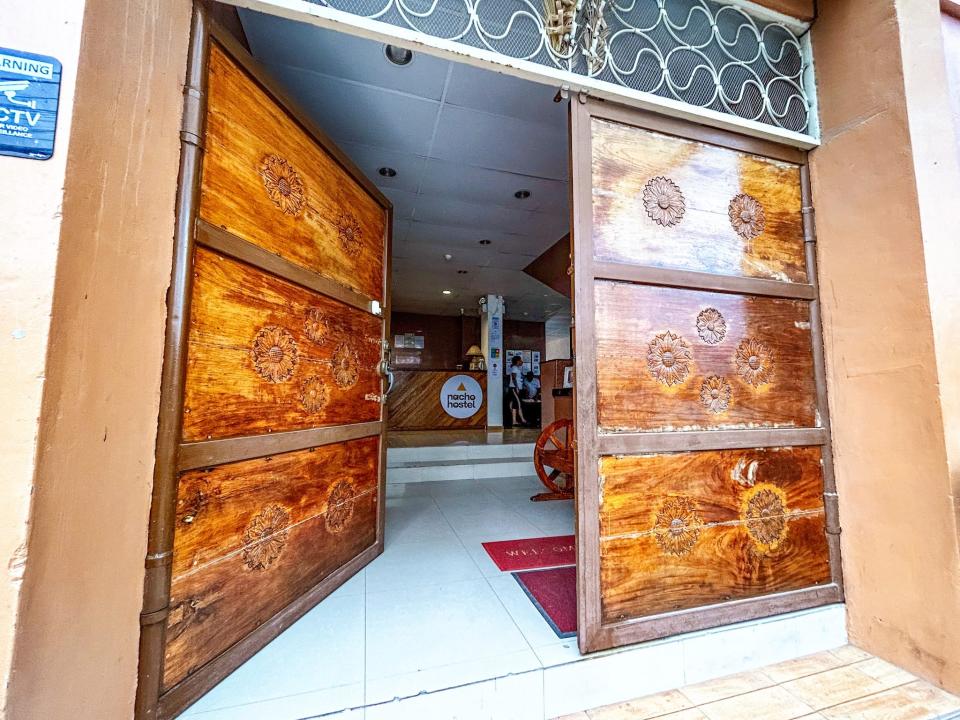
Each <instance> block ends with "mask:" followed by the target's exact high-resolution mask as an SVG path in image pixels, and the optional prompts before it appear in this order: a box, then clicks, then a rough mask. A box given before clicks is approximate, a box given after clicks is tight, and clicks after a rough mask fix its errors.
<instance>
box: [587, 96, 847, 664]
mask: <svg viewBox="0 0 960 720" xmlns="http://www.w3.org/2000/svg"><path fill="white" fill-rule="evenodd" d="M571 144H572V153H571V158H572V197H573V214H574V219H573V223H574V243H573V247H574V298H573V299H574V315H575V332H576V383H575V386H576V390H575V393H576V395H575V397H576V411H575V423H576V437H577V511H578V572H579V574H578V612H579V637H580V646H581V649H582V650H583V651H585V652H589V651H594V650H599V649H603V648H607V647H612V646H616V645H623V644H627V643H631V642H639V641H642V640H647V639H650V638H655V637H662V636H665V635H671V634H676V633H680V632H686V631H692V630H697V629H702V628H706V627H712V626H716V625H721V624H726V623H729V622H735V621H741V620H746V619H750V618H756V617H761V616H766V615H772V614H776V613H780V612H784V611H787V610H795V609H800V608H806V607H812V606H815V605H820V604H825V603H829V602H835V601H838V600H840V599H841V598H842V586H841V578H840V562H839V544H838V539H839V538H838V533H839V526H838V523H837V519H836V495H835V493H834V486H833V477H832V471H831V456H830V445H829V431H828V418H827V406H826V396H825V391H824V370H823V356H822V347H821V344H820V343H821V341H820V327H819V311H818V307H817V299H816V298H817V288H816V267H815V255H814V252H813V250H814V248H813V229H812V224H811V221H812V217H811V215H810V212H809V210H807V211H805V210H804V208H805V206H807V205H808V204H809V193H808V185H807V177H806V168H805V165H804V163H805V157H804V155H803V154H802V153H800V152H799V151H795V150H792V149H790V148H783V147H780V146H777V145H774V144H772V143H767V142H764V141H759V140H751V139H747V138H742V137H739V136H736V135H734V134H732V133H726V132H723V131H714V130H707V129H705V128H695V127H694V126H692V125H689V124H687V123H683V122H680V121H675V120H672V119H669V118H662V117H657V116H653V115H649V114H646V113H642V112H640V111H631V110H626V109H622V108H618V107H616V106H612V105H610V104H606V103H603V102H598V101H592V100H586V101H585V102H584V101H581V100H579V99H578V100H574V101H573V102H572V103H571Z"/></svg>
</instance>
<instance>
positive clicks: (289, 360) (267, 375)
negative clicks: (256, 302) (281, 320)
mask: <svg viewBox="0 0 960 720" xmlns="http://www.w3.org/2000/svg"><path fill="white" fill-rule="evenodd" d="M251 354H252V356H253V368H254V370H256V372H257V374H258V375H259V376H260V377H262V378H263V379H264V380H266V381H267V382H272V383H280V382H285V381H287V380H289V379H290V378H291V377H293V372H294V370H296V369H297V363H298V362H299V361H300V351H299V350H298V349H297V341H296V340H294V339H293V335H291V334H290V333H289V332H288V331H287V330H284V329H283V328H282V327H277V326H276V325H267V326H266V327H264V328H261V329H260V331H259V332H258V333H257V334H256V336H255V337H254V338H253V348H252V350H251Z"/></svg>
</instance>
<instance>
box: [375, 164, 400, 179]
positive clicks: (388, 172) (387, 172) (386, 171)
mask: <svg viewBox="0 0 960 720" xmlns="http://www.w3.org/2000/svg"><path fill="white" fill-rule="evenodd" d="M377 172H378V173H380V174H381V175H383V176H384V177H396V176H397V171H396V170H394V169H393V168H392V167H387V166H386V165H384V166H383V167H382V168H380V169H379V170H377Z"/></svg>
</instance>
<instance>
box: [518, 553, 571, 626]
mask: <svg viewBox="0 0 960 720" xmlns="http://www.w3.org/2000/svg"><path fill="white" fill-rule="evenodd" d="M513 576H514V577H515V578H516V579H517V582H518V583H520V587H522V588H523V591H524V592H525V593H526V594H527V597H528V598H530V601H531V602H532V603H533V604H534V605H535V606H536V608H537V610H539V611H540V614H541V615H543V619H544V620H546V621H547V622H548V623H549V624H550V627H551V628H553V631H554V632H555V633H556V634H557V637H561V638H568V637H573V636H574V635H576V634H577V568H576V567H574V566H573V565H570V566H568V567H558V568H550V569H549V570H529V571H527V572H518V573H513Z"/></svg>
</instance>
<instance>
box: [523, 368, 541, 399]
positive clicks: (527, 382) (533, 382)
mask: <svg viewBox="0 0 960 720" xmlns="http://www.w3.org/2000/svg"><path fill="white" fill-rule="evenodd" d="M523 392H524V397H525V398H526V399H527V400H539V399H540V378H538V377H537V376H536V375H534V374H533V372H532V371H528V372H527V374H526V377H524V378H523Z"/></svg>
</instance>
